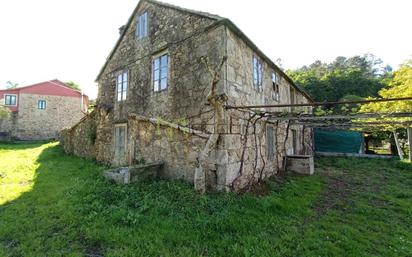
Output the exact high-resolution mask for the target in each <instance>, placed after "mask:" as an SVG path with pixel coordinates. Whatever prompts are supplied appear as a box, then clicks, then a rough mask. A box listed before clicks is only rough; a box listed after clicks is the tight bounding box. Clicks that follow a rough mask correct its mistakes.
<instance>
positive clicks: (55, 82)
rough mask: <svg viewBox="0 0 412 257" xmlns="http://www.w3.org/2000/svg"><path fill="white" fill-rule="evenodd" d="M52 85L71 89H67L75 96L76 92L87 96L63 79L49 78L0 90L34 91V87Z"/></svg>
mask: <svg viewBox="0 0 412 257" xmlns="http://www.w3.org/2000/svg"><path fill="white" fill-rule="evenodd" d="M50 85H53V86H57V87H61V88H63V89H64V90H69V91H66V92H70V91H71V93H70V94H72V95H73V96H74V95H76V94H78V95H79V96H81V95H83V96H85V97H87V96H86V95H85V94H82V92H81V91H79V90H77V89H74V88H72V87H69V86H68V85H66V84H65V83H64V82H62V81H60V80H58V79H53V80H47V81H43V82H39V83H36V84H32V85H28V86H24V87H16V88H10V89H2V90H0V92H7V91H14V92H20V91H22V92H26V91H28V92H33V90H34V88H36V87H44V86H50ZM43 90H44V89H43Z"/></svg>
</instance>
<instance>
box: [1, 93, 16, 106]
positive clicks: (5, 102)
mask: <svg viewBox="0 0 412 257" xmlns="http://www.w3.org/2000/svg"><path fill="white" fill-rule="evenodd" d="M8 96H13V97H14V98H15V100H14V104H7V97H8ZM17 98H18V97H17V94H4V106H17Z"/></svg>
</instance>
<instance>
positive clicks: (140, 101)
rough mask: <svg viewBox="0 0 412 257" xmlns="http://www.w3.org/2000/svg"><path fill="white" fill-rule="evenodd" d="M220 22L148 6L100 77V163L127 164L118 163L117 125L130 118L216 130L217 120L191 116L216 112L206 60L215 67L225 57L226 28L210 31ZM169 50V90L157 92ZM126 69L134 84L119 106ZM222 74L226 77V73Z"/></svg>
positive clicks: (97, 148)
mask: <svg viewBox="0 0 412 257" xmlns="http://www.w3.org/2000/svg"><path fill="white" fill-rule="evenodd" d="M145 11H147V12H148V17H149V36H148V37H145V38H143V39H138V38H137V37H136V34H135V33H136V23H137V18H138V16H139V15H140V14H142V13H143V12H145ZM214 21H215V20H213V19H209V18H205V17H200V16H197V15H193V14H190V13H187V12H182V11H179V10H175V9H171V8H165V7H162V6H158V5H154V4H150V3H147V2H143V4H142V5H141V6H140V8H139V9H138V10H137V11H136V13H135V15H134V17H133V19H132V22H131V25H130V26H129V27H128V28H127V29H126V31H125V34H124V37H123V39H122V41H121V42H120V44H119V46H118V48H117V51H115V52H114V54H113V56H112V57H111V59H110V60H109V61H108V63H107V65H106V67H105V68H104V70H103V72H102V73H101V75H100V77H99V81H98V83H99V93H98V101H97V105H98V106H99V112H100V113H101V114H100V115H99V116H98V117H99V118H98V121H97V139H96V152H97V155H96V159H97V160H98V161H100V162H104V163H108V164H109V163H110V164H120V163H122V160H115V159H114V158H115V157H114V150H113V143H114V140H113V133H114V126H115V125H116V124H122V123H127V122H128V115H129V114H130V113H136V114H139V115H144V116H146V117H161V118H162V119H165V120H168V121H172V122H179V121H185V122H186V123H191V124H193V123H196V124H194V126H196V127H198V128H204V129H209V130H210V127H211V126H210V125H207V124H208V123H211V122H213V117H210V115H209V116H208V115H203V116H200V117H196V118H191V116H196V115H197V114H199V113H200V112H202V111H204V110H207V109H210V107H209V106H206V103H207V100H206V96H207V94H208V92H209V89H210V85H211V80H212V78H211V76H210V74H209V72H208V70H207V67H206V66H205V64H204V63H203V62H202V58H203V57H206V58H207V60H208V62H209V63H210V66H212V67H214V66H216V65H218V63H219V62H220V61H221V59H222V58H223V56H224V55H225V44H226V42H225V33H226V32H225V28H224V27H223V26H220V27H209V26H210V25H211V24H212V23H213V22H214ZM164 51H166V52H167V53H168V54H169V73H168V88H167V90H164V91H161V92H154V90H153V85H152V60H153V56H156V55H157V54H159V52H164ZM122 70H127V71H128V72H129V83H128V91H127V98H126V100H125V101H122V102H118V101H116V98H115V92H116V76H117V74H118V72H120V71H122ZM222 73H223V74H222V77H223V78H224V76H225V73H224V71H223V72H222ZM223 83H224V79H222V80H221V82H220V83H219V88H221V89H223ZM211 118H212V121H211V120H210V119H211Z"/></svg>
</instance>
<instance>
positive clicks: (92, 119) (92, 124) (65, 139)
mask: <svg viewBox="0 0 412 257" xmlns="http://www.w3.org/2000/svg"><path fill="white" fill-rule="evenodd" d="M96 117H97V113H96V112H92V113H91V114H89V115H87V116H85V117H84V118H83V119H81V121H80V122H79V123H77V124H76V125H75V126H73V127H71V128H68V129H64V130H62V131H61V133H60V142H61V145H62V146H63V149H64V151H65V152H66V153H69V154H74V155H77V156H81V157H86V158H91V159H95V158H96V147H95V142H96V134H97V128H96V120H97V119H96Z"/></svg>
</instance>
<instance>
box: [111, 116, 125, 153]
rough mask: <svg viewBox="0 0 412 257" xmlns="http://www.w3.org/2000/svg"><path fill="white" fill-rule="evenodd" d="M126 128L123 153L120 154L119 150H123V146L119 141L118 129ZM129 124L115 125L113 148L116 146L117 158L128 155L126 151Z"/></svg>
mask: <svg viewBox="0 0 412 257" xmlns="http://www.w3.org/2000/svg"><path fill="white" fill-rule="evenodd" d="M120 128H124V139H123V151H122V153H121V154H120V152H119V150H120V149H121V148H120V147H121V145H120V146H119V143H120V142H119V141H118V140H117V135H116V134H117V133H116V132H117V129H120ZM126 143H127V124H126V123H123V124H115V125H114V131H113V146H114V155H115V157H124V156H125V155H126V149H127V144H126Z"/></svg>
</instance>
